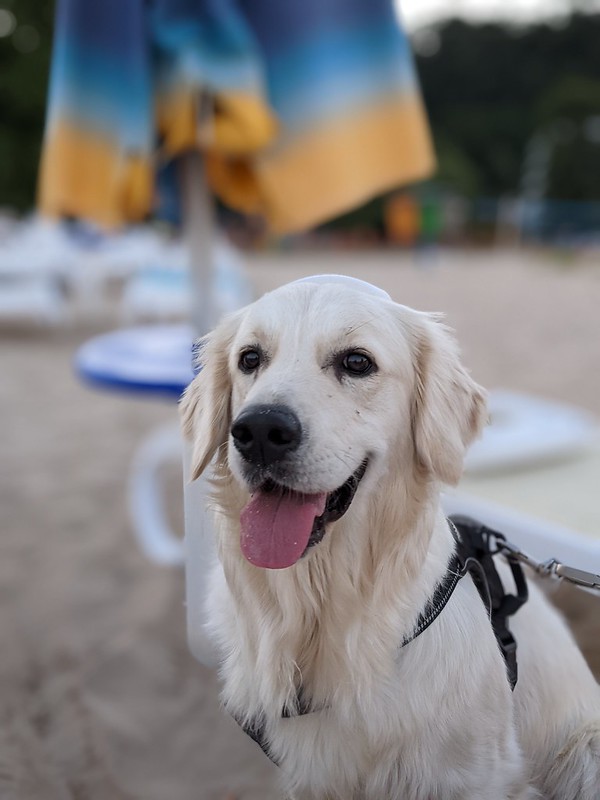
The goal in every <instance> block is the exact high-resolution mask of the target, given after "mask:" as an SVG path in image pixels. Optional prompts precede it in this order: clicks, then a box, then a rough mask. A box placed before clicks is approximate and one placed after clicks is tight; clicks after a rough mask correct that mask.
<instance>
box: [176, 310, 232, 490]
mask: <svg viewBox="0 0 600 800" xmlns="http://www.w3.org/2000/svg"><path fill="white" fill-rule="evenodd" d="M239 319H240V314H239V312H237V313H235V314H233V315H230V316H229V317H226V318H225V319H224V320H223V321H222V322H221V323H220V324H219V325H218V326H217V327H216V328H215V330H214V331H212V333H209V334H208V335H207V336H205V337H204V338H203V339H201V340H200V342H199V353H200V358H199V361H200V367H201V369H200V372H199V373H198V375H196V377H195V378H194V380H193V381H192V382H191V383H190V385H189V386H188V387H187V389H186V390H185V392H184V394H183V397H182V398H181V401H180V403H179V413H180V418H181V427H182V430H183V435H184V437H185V438H186V439H188V440H190V441H191V442H192V464H191V479H192V480H193V481H194V480H196V478H199V477H200V475H201V474H202V473H203V472H204V470H205V469H206V467H207V466H208V465H209V463H210V461H211V459H212V457H213V456H214V454H215V453H216V451H217V450H218V448H219V447H220V446H221V445H223V444H225V443H226V442H227V438H228V436H229V427H230V423H231V376H230V374H229V365H228V356H229V350H230V346H231V343H232V341H233V338H234V336H235V333H236V331H237V328H238V325H239Z"/></svg>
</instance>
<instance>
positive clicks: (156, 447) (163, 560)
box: [128, 423, 185, 566]
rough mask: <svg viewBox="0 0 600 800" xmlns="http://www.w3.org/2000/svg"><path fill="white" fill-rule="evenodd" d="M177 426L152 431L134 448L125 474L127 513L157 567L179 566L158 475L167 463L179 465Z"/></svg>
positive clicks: (178, 546) (179, 548) (179, 549)
mask: <svg viewBox="0 0 600 800" xmlns="http://www.w3.org/2000/svg"><path fill="white" fill-rule="evenodd" d="M182 449H183V446H182V440H181V435H180V432H179V425H176V424H171V423H170V424H169V425H167V426H165V427H161V428H159V429H158V430H155V431H153V432H152V433H151V434H150V435H149V436H148V437H147V438H146V439H145V440H144V441H143V442H142V444H141V445H140V447H139V448H138V450H137V452H136V454H135V456H134V459H133V463H132V465H131V471H130V474H129V491H128V501H129V513H130V517H131V523H132V526H133V531H134V533H135V536H136V538H137V540H138V543H139V545H140V547H141V549H142V551H143V552H144V553H145V554H146V555H147V556H148V558H150V559H151V560H152V561H155V562H156V563H157V564H163V565H168V566H181V565H182V564H183V563H184V559H185V555H184V547H183V540H182V538H181V537H179V536H177V535H176V534H175V533H174V532H173V530H172V529H171V526H170V525H169V521H168V518H167V513H166V506H165V486H164V480H163V478H162V476H161V474H160V470H161V467H163V466H164V465H165V464H167V463H175V464H177V465H180V464H181V454H182Z"/></svg>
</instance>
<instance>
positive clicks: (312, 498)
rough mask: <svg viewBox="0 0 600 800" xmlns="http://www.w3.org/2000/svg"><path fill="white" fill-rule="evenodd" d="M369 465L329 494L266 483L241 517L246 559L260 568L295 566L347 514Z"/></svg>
mask: <svg viewBox="0 0 600 800" xmlns="http://www.w3.org/2000/svg"><path fill="white" fill-rule="evenodd" d="M367 464H368V460H367V459H365V460H364V461H363V462H362V464H361V465H360V467H359V468H358V469H357V470H356V471H355V472H354V473H353V474H352V475H351V476H350V477H349V478H348V480H347V481H346V482H345V483H343V484H342V485H341V486H340V487H339V488H337V489H335V491H333V492H330V493H329V494H326V493H324V492H323V493H321V494H302V493H300V492H295V491H293V490H291V489H288V488H287V487H285V486H281V485H279V484H276V483H275V482H274V481H271V480H268V481H266V483H264V484H263V485H262V486H261V487H260V488H259V489H258V490H257V491H256V492H255V493H254V494H253V495H252V498H251V500H250V502H249V503H248V504H247V505H246V506H245V507H244V509H243V510H242V513H241V516H240V522H241V540H240V541H241V548H242V553H243V554H244V556H245V557H246V558H247V559H248V561H250V563H251V564H254V565H255V566H256V567H263V568H265V569H285V568H286V567H291V566H292V564H295V563H296V562H297V561H298V559H300V558H301V557H302V556H303V555H304V554H305V553H306V551H307V550H308V549H309V548H310V547H313V546H314V545H316V544H318V543H319V542H320V541H321V539H322V538H323V536H324V535H325V531H326V527H327V525H328V524H329V523H331V522H335V521H336V520H338V519H340V517H342V516H343V515H344V514H345V513H346V511H347V510H348V508H349V507H350V503H351V502H352V500H353V498H354V495H355V493H356V490H357V488H358V484H359V483H360V482H361V480H362V478H363V476H364V474H365V472H366V469H367Z"/></svg>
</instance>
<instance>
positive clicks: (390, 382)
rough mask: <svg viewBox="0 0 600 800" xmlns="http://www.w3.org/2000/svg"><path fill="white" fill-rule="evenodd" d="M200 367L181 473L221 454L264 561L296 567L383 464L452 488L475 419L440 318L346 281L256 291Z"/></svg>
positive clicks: (481, 403) (252, 549) (189, 395)
mask: <svg viewBox="0 0 600 800" xmlns="http://www.w3.org/2000/svg"><path fill="white" fill-rule="evenodd" d="M201 364H202V369H201V371H200V373H199V375H198V376H197V377H196V378H195V380H194V381H193V383H192V384H191V385H190V387H189V388H188V389H187V391H186V393H185V395H184V398H183V400H182V404H181V410H182V418H183V426H184V432H185V434H186V436H187V437H188V438H190V439H191V440H192V477H193V478H196V477H198V476H199V475H200V474H201V473H202V472H203V471H204V469H205V468H206V467H207V465H208V464H209V462H210V461H211V459H212V458H213V456H214V455H215V453H216V452H217V450H220V453H221V456H222V461H223V462H224V463H226V466H227V469H228V470H229V471H230V472H231V473H232V475H233V477H234V479H235V480H236V481H237V482H238V483H239V484H240V485H241V486H242V487H244V488H245V489H247V491H248V493H249V494H250V495H251V498H250V500H249V502H248V503H247V505H246V506H245V507H244V509H243V510H242V512H241V529H242V536H241V546H242V551H243V552H244V555H245V556H246V557H247V558H248V560H249V561H251V562H252V563H254V564H255V565H257V566H262V567H268V568H282V567H288V566H290V565H291V564H293V563H295V562H296V561H297V560H298V559H299V558H300V557H301V556H302V555H304V554H305V553H306V551H307V550H308V549H309V548H310V547H312V546H313V545H315V544H317V543H318V542H319V541H320V540H321V539H322V537H323V535H324V534H325V533H326V531H327V528H328V526H329V525H330V524H331V523H333V522H334V521H336V520H337V519H339V518H340V517H341V516H342V515H343V514H344V513H345V512H346V511H347V509H348V507H349V506H350V504H351V503H352V501H353V498H354V496H355V493H357V492H361V491H368V490H370V491H373V490H374V489H375V488H376V484H377V482H378V481H379V480H380V479H381V476H383V475H385V474H386V471H389V470H391V469H393V470H405V471H406V473H407V474H409V473H413V474H414V473H416V474H418V475H419V476H420V478H421V479H423V478H425V479H430V480H435V481H439V482H443V483H449V484H455V483H456V482H457V481H458V479H459V477H460V474H461V472H462V463H463V458H464V454H465V450H466V448H467V446H468V445H469V444H470V443H471V441H472V440H473V439H474V438H475V436H476V435H477V434H478V433H479V431H480V429H481V427H482V425H483V423H484V420H485V399H484V393H483V391H482V390H481V389H480V387H479V386H477V385H476V384H475V383H474V382H473V381H472V380H471V378H470V377H469V375H468V374H467V372H466V371H465V370H464V369H463V367H462V366H461V363H460V361H459V356H458V349H457V347H456V344H455V342H454V340H453V338H452V336H451V335H450V333H449V331H448V330H447V329H446V328H445V327H444V326H443V325H442V324H441V323H440V322H439V320H438V318H436V317H435V316H433V315H429V314H424V313H420V312H417V311H414V310H412V309H409V308H406V307H405V306H400V305H398V304H396V303H394V302H392V301H391V300H390V299H389V298H388V297H387V296H385V295H384V293H382V292H377V293H375V292H366V293H365V292H363V291H361V290H360V289H359V288H356V287H354V286H352V285H347V284H344V283H338V282H332V283H312V282H310V281H308V282H297V283H293V284H288V285H287V286H284V287H282V288H280V289H277V290H276V291H274V292H271V293H270V294H267V295H265V296H264V297H262V298H261V299H260V300H258V301H257V302H255V303H253V304H252V305H250V306H248V307H246V308H245V309H242V310H241V311H239V312H237V313H235V314H234V315H232V316H230V317H228V318H226V319H224V320H223V322H221V323H220V325H219V326H218V327H217V328H216V330H215V331H213V333H211V334H209V335H208V336H207V337H206V339H205V341H204V342H203V346H202V350H201ZM363 479H366V480H364V482H363Z"/></svg>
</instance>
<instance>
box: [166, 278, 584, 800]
mask: <svg viewBox="0 0 600 800" xmlns="http://www.w3.org/2000/svg"><path fill="white" fill-rule="evenodd" d="M200 361H201V366H202V368H201V371H200V372H199V374H198V375H197V377H196V378H195V379H194V381H193V382H192V383H191V385H190V386H189V388H188V389H187V391H186V392H185V395H184V397H183V398H182V402H181V416H182V425H183V430H184V433H185V436H186V437H187V438H188V439H189V440H190V442H191V452H192V457H191V458H192V461H191V470H192V478H193V479H194V478H197V477H198V476H200V475H201V474H202V473H203V472H204V471H205V470H207V469H208V468H209V467H210V469H211V476H212V485H213V490H212V494H213V497H212V502H213V505H214V517H215V526H216V539H217V550H218V563H217V564H215V567H214V570H213V572H212V575H211V579H210V586H209V591H208V600H207V608H206V613H207V619H208V622H207V625H208V628H209V632H210V635H211V637H212V638H213V640H214V642H215V643H216V646H217V648H218V651H219V654H220V659H221V662H220V663H221V666H220V673H221V678H222V683H223V701H224V705H225V707H226V708H227V710H228V711H229V712H230V713H231V714H232V715H233V716H234V717H235V718H236V719H237V720H238V722H239V723H240V724H241V725H243V726H244V727H245V729H246V730H247V731H248V732H250V733H251V734H253V735H255V738H258V737H257V736H256V733H257V731H260V741H261V745H262V746H263V748H264V749H265V750H266V751H267V752H268V754H269V756H270V757H271V758H272V760H273V761H275V762H276V763H277V764H278V765H279V766H280V769H281V774H282V776H283V779H284V782H285V790H286V791H287V793H288V796H289V797H292V798H294V800H484V799H485V800H526V799H529V798H538V797H541V798H545V800H598V798H600V690H599V687H598V684H597V683H596V681H595V679H594V677H593V675H592V674H591V672H590V670H589V669H588V667H587V665H586V663H585V661H584V658H583V656H582V655H581V653H580V651H579V650H578V648H577V646H576V644H575V642H574V640H573V638H572V636H571V634H570V632H569V631H568V629H567V627H566V625H565V623H564V622H563V620H562V618H561V617H560V615H559V614H558V612H557V611H556V610H554V609H553V608H552V607H551V605H550V604H549V603H548V601H547V600H546V599H545V597H544V596H543V594H542V593H541V592H540V591H539V590H538V589H537V588H536V586H534V585H531V586H530V597H529V601H528V602H527V603H526V604H525V606H524V607H523V608H522V609H521V610H520V611H519V612H518V613H517V614H516V616H515V617H513V618H512V620H511V630H512V632H513V633H514V636H515V638H516V639H517V641H518V664H519V680H518V683H517V685H516V688H515V690H514V692H513V691H511V687H510V685H509V682H508V680H507V674H506V668H505V664H504V661H503V658H502V655H501V653H500V650H499V648H498V645H497V642H496V639H495V637H494V633H493V630H492V626H491V625H490V619H489V616H488V613H487V610H486V608H485V606H484V604H483V603H482V601H481V599H480V597H479V595H478V593H477V590H476V588H475V586H474V584H473V582H472V580H471V578H470V577H468V576H467V577H465V578H463V579H462V580H461V581H460V582H459V583H458V585H457V587H456V589H455V591H454V593H453V594H452V597H451V598H450V600H449V601H448V603H447V605H446V607H445V608H444V610H443V611H442V612H441V614H440V615H439V616H438V617H437V619H435V621H434V622H433V623H432V624H431V625H430V626H429V627H428V628H427V629H426V630H424V631H423V633H421V635H419V636H418V637H417V638H414V639H413V640H412V641H411V642H410V643H409V644H408V645H407V646H406V647H401V644H402V642H403V640H404V639H406V638H407V637H409V636H410V634H411V632H412V631H413V630H414V628H415V625H416V622H417V620H418V619H419V615H420V614H421V612H422V611H423V609H424V608H425V607H426V606H427V602H428V600H429V599H430V598H431V597H432V595H433V594H434V592H435V590H436V587H437V586H439V585H440V582H441V581H442V580H443V579H444V576H445V574H446V571H447V568H448V564H449V561H450V559H451V557H452V553H453V550H454V547H455V539H454V537H453V535H452V531H451V529H450V526H449V524H448V521H447V520H446V518H445V517H444V514H443V512H442V510H441V507H440V491H441V489H442V487H443V486H444V485H454V484H456V483H457V482H458V480H459V478H460V476H461V472H462V465H463V458H464V455H465V451H466V449H467V447H468V446H469V445H470V443H471V442H472V441H473V440H474V439H475V437H477V436H478V435H479V434H480V432H481V430H482V428H483V426H484V425H485V424H486V421H487V412H486V400H485V392H484V390H483V389H482V388H481V387H480V386H478V385H477V384H476V383H475V382H474V381H473V379H472V378H471V377H470V375H469V374H468V372H467V371H466V370H465V368H464V367H463V366H462V365H461V362H460V357H459V351H458V346H457V344H456V342H455V339H454V337H453V335H452V334H451V332H450V331H449V329H448V328H447V327H446V326H445V325H444V324H443V322H442V321H441V319H440V317H439V316H438V315H432V314H427V313H423V312H418V311H415V310H413V309H410V308H408V307H405V306H402V305H399V304H397V303H395V302H392V300H391V299H390V298H389V297H388V296H387V295H386V294H385V293H384V292H382V291H381V290H379V289H377V288H375V287H372V286H370V285H369V284H362V282H356V281H353V279H344V278H341V277H337V276H330V277H327V276H326V277H323V276H320V277H319V278H314V279H305V280H303V281H299V282H294V283H292V284H288V285H286V286H283V287H281V288H279V289H277V290H275V291H273V292H271V293H269V294H266V295H265V296H263V297H262V298H261V299H259V300H258V301H256V302H255V303H253V304H251V305H249V306H247V307H246V308H244V309H242V310H240V311H238V312H235V313H234V314H232V315H230V316H228V317H227V318H225V319H224V320H223V321H222V322H221V323H220V324H219V325H218V326H217V328H216V329H215V330H214V331H213V332H212V333H210V334H209V335H208V336H206V337H205V339H204V340H203V341H202V343H201V355H200ZM498 569H499V570H500V571H501V574H502V578H503V580H506V581H509V573H508V572H507V570H506V569H505V568H504V567H503V566H502V565H498Z"/></svg>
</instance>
